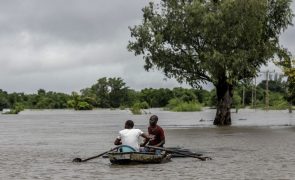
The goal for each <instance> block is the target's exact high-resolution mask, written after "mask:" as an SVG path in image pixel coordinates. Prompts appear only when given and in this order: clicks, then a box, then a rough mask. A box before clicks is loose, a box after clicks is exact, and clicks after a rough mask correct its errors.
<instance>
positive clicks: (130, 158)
mask: <svg viewBox="0 0 295 180" xmlns="http://www.w3.org/2000/svg"><path fill="white" fill-rule="evenodd" d="M108 157H109V159H110V162H111V163H112V164H156V163H164V162H168V161H170V159H171V155H170V154H161V155H155V154H154V153H143V152H109V153H108Z"/></svg>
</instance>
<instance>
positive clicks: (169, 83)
mask: <svg viewBox="0 0 295 180" xmlns="http://www.w3.org/2000/svg"><path fill="white" fill-rule="evenodd" d="M148 2H149V1H148V0H107V1H105V0H104V1H103V0H83V1H81V0H70V1H69V0H43V1H40V0H25V1H24V0H9V1H0V50H1V53H0V89H4V90H7V91H9V92H13V91H16V92H29V93H31V92H36V91H37V90H38V89H39V88H44V89H46V90H52V91H62V92H71V91H79V90H80V89H83V88H85V87H89V86H91V85H92V84H94V83H95V82H96V80H97V79H99V78H101V77H104V76H106V77H122V78H123V79H124V81H125V82H126V83H127V85H128V86H130V87H131V88H134V89H137V90H139V89H142V88H148V87H154V88H158V87H175V86H180V84H179V83H177V82H176V81H175V80H173V79H172V80H169V79H168V80H165V77H164V75H163V74H162V73H161V72H159V71H156V70H155V71H152V72H146V71H144V69H143V65H144V61H143V60H142V58H141V57H135V56H134V55H133V53H130V52H128V51H127V49H126V46H127V43H128V40H129V39H130V32H129V30H128V26H133V25H135V24H138V23H140V21H141V19H142V12H141V9H142V8H143V7H144V6H145V5H146V4H147V3H148ZM292 5H293V9H294V8H295V7H294V3H293V4H292ZM294 31H295V29H294V28H293V27H292V28H290V29H288V30H287V31H286V32H285V33H284V34H283V35H282V38H281V41H282V44H283V45H285V46H286V47H288V49H289V50H290V51H292V52H293V53H295V47H294V42H295V39H294V36H293V34H294ZM183 86H185V87H188V86H186V85H183Z"/></svg>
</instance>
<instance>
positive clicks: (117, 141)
mask: <svg viewBox="0 0 295 180" xmlns="http://www.w3.org/2000/svg"><path fill="white" fill-rule="evenodd" d="M114 144H115V145H121V144H122V142H121V139H120V138H116V140H115V142H114Z"/></svg>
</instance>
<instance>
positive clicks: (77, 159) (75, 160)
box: [72, 146, 121, 162]
mask: <svg viewBox="0 0 295 180" xmlns="http://www.w3.org/2000/svg"><path fill="white" fill-rule="evenodd" d="M120 147H121V146H117V147H114V148H112V149H111V150H108V151H106V152H103V153H101V154H99V155H96V156H92V157H89V158H87V159H83V160H82V159H81V158H75V159H73V161H72V162H86V161H88V160H91V159H95V158H98V157H100V156H102V155H104V154H106V153H108V152H111V151H114V150H116V149H118V148H120Z"/></svg>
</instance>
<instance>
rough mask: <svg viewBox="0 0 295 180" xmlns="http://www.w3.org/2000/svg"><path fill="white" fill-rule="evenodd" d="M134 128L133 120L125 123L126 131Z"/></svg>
mask: <svg viewBox="0 0 295 180" xmlns="http://www.w3.org/2000/svg"><path fill="white" fill-rule="evenodd" d="M133 126H134V122H133V121H132V120H127V121H126V122H125V129H132V128H133Z"/></svg>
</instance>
